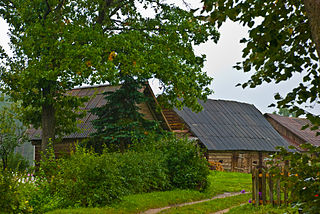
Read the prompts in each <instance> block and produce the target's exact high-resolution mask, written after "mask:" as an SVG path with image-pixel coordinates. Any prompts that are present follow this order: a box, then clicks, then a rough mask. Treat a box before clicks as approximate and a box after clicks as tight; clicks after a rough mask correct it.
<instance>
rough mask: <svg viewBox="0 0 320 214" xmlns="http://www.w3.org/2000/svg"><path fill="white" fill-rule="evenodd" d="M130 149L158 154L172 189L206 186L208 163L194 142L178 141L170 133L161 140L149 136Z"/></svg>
mask: <svg viewBox="0 0 320 214" xmlns="http://www.w3.org/2000/svg"><path fill="white" fill-rule="evenodd" d="M132 149H135V150H138V151H141V150H142V151H143V150H147V151H150V152H151V153H157V152H158V153H160V154H161V157H162V161H164V162H165V163H166V167H167V173H168V177H169V180H170V184H171V186H172V187H173V188H181V189H196V190H204V189H205V188H206V187H207V185H208V179H207V176H208V175H209V168H208V162H207V160H206V159H205V158H204V157H203V155H202V152H201V150H200V147H199V146H198V145H197V144H196V142H195V141H190V140H188V139H187V138H184V139H179V138H176V137H175V136H172V135H171V134H170V133H168V135H164V136H163V138H162V139H158V136H153V135H150V136H149V137H148V138H146V139H145V140H144V141H142V142H136V143H135V145H134V146H133V148H132Z"/></svg>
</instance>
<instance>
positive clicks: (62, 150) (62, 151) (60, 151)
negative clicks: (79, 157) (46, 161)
mask: <svg viewBox="0 0 320 214" xmlns="http://www.w3.org/2000/svg"><path fill="white" fill-rule="evenodd" d="M78 141H79V139H64V140H63V141H62V143H56V144H54V154H55V156H56V157H57V158H59V157H63V156H65V155H69V154H70V152H71V150H73V149H74V148H75V144H76V142H78ZM32 144H33V145H35V161H36V162H39V161H40V155H41V144H40V141H39V142H37V141H36V142H32Z"/></svg>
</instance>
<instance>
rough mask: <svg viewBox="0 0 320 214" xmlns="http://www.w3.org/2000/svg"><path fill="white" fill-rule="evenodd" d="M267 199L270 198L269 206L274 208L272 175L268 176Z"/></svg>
mask: <svg viewBox="0 0 320 214" xmlns="http://www.w3.org/2000/svg"><path fill="white" fill-rule="evenodd" d="M268 181H269V198H270V204H272V205H273V206H274V201H273V175H272V174H269V178H268Z"/></svg>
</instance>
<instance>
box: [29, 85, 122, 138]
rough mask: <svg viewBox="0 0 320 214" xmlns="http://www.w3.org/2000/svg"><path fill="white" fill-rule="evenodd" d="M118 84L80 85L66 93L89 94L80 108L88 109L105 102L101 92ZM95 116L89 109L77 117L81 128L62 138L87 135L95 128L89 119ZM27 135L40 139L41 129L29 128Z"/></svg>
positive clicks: (112, 89)
mask: <svg viewBox="0 0 320 214" xmlns="http://www.w3.org/2000/svg"><path fill="white" fill-rule="evenodd" d="M119 87H120V86H110V85H101V86H89V87H82V88H75V89H72V90H70V91H68V92H67V93H68V94H70V95H71V96H78V97H84V96H89V97H91V98H90V99H89V101H88V102H86V103H85V104H84V107H83V108H82V109H86V110H90V109H92V108H95V107H99V106H102V105H104V104H105V103H106V100H105V99H104V95H103V94H102V93H104V92H106V91H115V90H117V89H118V88H119ZM95 118H96V116H95V115H93V114H91V113H90V112H89V111H88V112H87V114H86V116H85V117H83V118H82V119H79V120H78V122H79V124H78V125H77V126H78V128H79V129H80V130H81V131H79V132H75V133H71V134H69V135H67V136H64V137H63V138H64V139H81V138H86V137H88V136H89V135H90V134H91V133H93V132H94V131H95V130H94V128H93V126H92V124H91V121H92V120H94V119H95ZM28 135H29V137H30V139H31V140H34V141H35V140H41V130H40V129H37V130H36V129H29V130H28Z"/></svg>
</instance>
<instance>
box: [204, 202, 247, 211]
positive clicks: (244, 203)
mask: <svg viewBox="0 0 320 214" xmlns="http://www.w3.org/2000/svg"><path fill="white" fill-rule="evenodd" d="M244 204H246V203H243V204H238V205H235V206H232V207H229V208H227V209H224V210H219V211H218V212H215V213H210V214H224V213H227V212H229V210H230V209H232V208H235V207H238V206H241V205H244Z"/></svg>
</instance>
